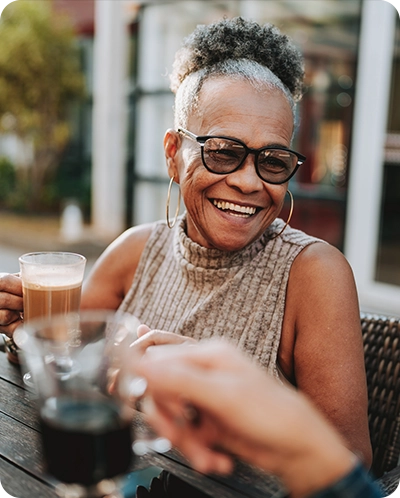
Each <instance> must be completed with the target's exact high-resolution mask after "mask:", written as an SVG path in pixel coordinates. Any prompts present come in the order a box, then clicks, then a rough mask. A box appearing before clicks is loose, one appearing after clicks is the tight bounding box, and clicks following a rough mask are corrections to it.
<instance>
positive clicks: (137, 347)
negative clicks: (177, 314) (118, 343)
mask: <svg viewBox="0 0 400 498" xmlns="http://www.w3.org/2000/svg"><path fill="white" fill-rule="evenodd" d="M136 333H137V337H138V338H137V339H136V340H135V341H133V342H132V343H131V344H130V345H129V347H128V348H126V347H124V350H123V352H122V354H121V365H120V367H121V368H119V369H118V370H117V371H115V373H114V375H113V378H112V379H110V382H109V385H108V390H109V392H110V393H112V392H115V391H116V390H118V389H119V390H120V391H121V392H120V394H121V395H122V396H125V397H126V396H128V397H130V398H131V402H132V404H135V402H136V398H135V396H134V394H132V393H130V392H129V386H127V385H126V382H125V381H127V382H128V384H129V379H134V378H135V377H136V376H137V372H136V366H137V365H138V363H139V362H140V361H141V360H142V358H143V356H144V355H145V354H146V352H147V351H148V350H151V349H154V348H155V347H156V346H168V345H175V346H176V345H180V344H196V343H197V341H195V340H194V339H192V338H190V337H184V336H181V335H179V334H175V333H173V332H166V331H164V330H156V329H154V330H152V329H150V327H148V326H147V325H144V324H141V325H139V327H138V328H137V331H136ZM121 382H122V385H123V387H121Z"/></svg>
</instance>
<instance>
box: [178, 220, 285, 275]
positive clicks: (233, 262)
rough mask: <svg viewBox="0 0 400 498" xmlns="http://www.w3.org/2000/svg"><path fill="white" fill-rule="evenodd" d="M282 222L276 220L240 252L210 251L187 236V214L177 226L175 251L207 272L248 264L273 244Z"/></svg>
mask: <svg viewBox="0 0 400 498" xmlns="http://www.w3.org/2000/svg"><path fill="white" fill-rule="evenodd" d="M281 223H283V222H282V220H279V219H277V220H275V221H274V222H273V223H272V225H271V226H270V227H268V229H267V230H266V231H265V232H264V233H263V234H262V235H261V237H259V238H258V239H256V240H255V241H253V242H252V243H251V244H249V245H247V246H246V247H244V248H243V249H240V250H238V251H221V250H219V249H209V248H207V247H203V246H201V245H199V244H197V243H196V242H193V240H192V239H190V238H189V237H188V235H187V223H186V214H184V215H182V216H181V217H180V218H179V219H178V220H177V223H176V225H175V228H174V230H175V234H174V251H175V253H176V254H177V255H178V256H179V257H181V258H183V259H184V260H186V262H187V263H189V264H191V265H193V266H195V267H198V268H204V269H205V270H218V269H223V268H231V267H235V266H239V265H243V264H246V263H248V262H250V261H251V260H253V259H254V258H255V257H256V255H257V254H258V253H259V252H260V251H262V250H264V249H265V247H266V246H267V244H268V243H271V244H272V243H273V242H274V240H271V234H272V233H275V232H276V231H278V230H279V229H280V226H281Z"/></svg>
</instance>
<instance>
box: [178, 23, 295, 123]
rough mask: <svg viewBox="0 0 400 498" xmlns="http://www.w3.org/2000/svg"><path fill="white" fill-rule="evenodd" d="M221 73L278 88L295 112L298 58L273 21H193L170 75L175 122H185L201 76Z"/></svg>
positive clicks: (197, 91)
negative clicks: (198, 22)
mask: <svg viewBox="0 0 400 498" xmlns="http://www.w3.org/2000/svg"><path fill="white" fill-rule="evenodd" d="M222 75H227V76H230V77H232V78H245V79H248V80H249V81H250V82H251V83H252V84H254V85H255V86H256V87H260V85H263V84H264V85H268V86H270V87H271V86H272V87H275V88H279V89H280V90H281V91H282V92H283V93H284V94H285V95H286V97H287V99H288V101H289V104H290V106H291V108H292V110H293V112H294V107H295V102H297V101H298V100H300V98H301V95H302V91H303V78H304V65H303V57H302V55H301V53H300V51H299V50H298V49H297V47H296V46H295V45H294V44H293V43H292V42H291V40H290V39H289V37H288V36H286V35H284V34H282V33H281V32H280V31H279V29H278V28H276V27H275V26H273V25H272V24H265V25H263V26H260V25H259V24H258V23H256V22H254V21H249V20H246V19H243V18H242V17H236V18H234V19H223V20H222V21H218V22H216V23H213V24H209V25H199V26H197V28H196V29H195V30H194V31H193V33H192V34H191V35H189V36H188V37H187V38H185V39H184V40H183V45H182V48H180V49H179V50H178V51H177V53H176V55H175V60H174V64H173V70H172V73H171V75H170V82H171V90H172V91H173V92H174V93H175V94H176V99H175V125H176V126H183V127H184V126H185V125H186V121H187V118H188V115H189V113H190V112H191V111H193V110H194V109H195V108H196V104H197V102H198V95H199V92H200V90H201V87H202V84H203V83H204V81H205V80H206V79H208V78H210V77H218V76H222Z"/></svg>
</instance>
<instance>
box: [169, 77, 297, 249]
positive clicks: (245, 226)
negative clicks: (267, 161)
mask: <svg viewBox="0 0 400 498" xmlns="http://www.w3.org/2000/svg"><path fill="white" fill-rule="evenodd" d="M198 109H199V110H198V111H197V112H196V113H195V114H193V115H192V116H191V117H190V118H189V120H188V126H187V129H188V130H189V131H191V132H192V133H194V134H196V135H221V136H226V137H232V138H237V139H239V140H241V141H243V142H244V143H245V144H246V145H247V146H248V147H251V148H254V149H258V148H260V147H264V146H267V145H281V146H283V147H289V145H290V140H291V137H292V133H293V114H292V110H291V109H290V106H289V103H288V102H287V100H286V98H285V96H284V95H283V94H282V93H281V92H280V91H279V90H277V89H263V90H257V89H255V88H254V87H253V86H252V85H251V84H250V83H248V82H246V81H234V80H231V79H227V78H222V77H221V78H218V79H212V80H208V81H206V82H205V83H204V85H203V88H202V90H201V93H200V101H199V107H198ZM164 144H165V151H166V155H167V162H168V168H169V172H170V175H171V176H172V175H174V176H175V181H176V182H177V183H179V184H180V188H181V193H182V197H183V200H184V202H185V206H186V209H187V213H188V217H187V230H188V234H187V235H188V236H189V237H190V238H191V239H192V240H193V241H195V242H197V243H198V244H200V245H202V246H204V247H208V248H217V249H220V250H225V251H234V250H239V249H242V248H243V247H245V246H247V245H248V244H250V243H251V242H253V241H254V240H256V239H257V238H258V237H260V235H261V234H262V233H263V232H264V231H265V229H266V228H267V227H268V226H269V225H270V224H271V223H272V222H273V221H274V220H275V218H277V216H278V215H279V213H280V211H281V209H282V206H283V203H284V198H285V194H286V190H287V184H284V185H271V184H268V183H266V182H264V181H262V180H261V179H260V178H259V177H258V176H257V174H256V170H255V167H254V155H252V154H250V155H249V156H248V157H247V158H246V161H245V162H244V164H243V165H242V166H241V167H240V168H239V169H238V170H237V171H235V172H233V173H230V174H227V175H216V174H213V173H210V172H209V171H207V169H206V168H205V167H204V165H203V163H202V160H201V150H200V146H199V144H197V143H196V142H194V141H192V140H190V139H188V138H185V137H183V136H180V135H177V134H175V133H174V132H171V131H170V132H167V134H166V137H165V141H164ZM172 144H175V145H174V146H173V145H172ZM217 203H218V204H219V206H220V207H217V205H216V204H217ZM227 203H229V207H230V209H221V205H222V206H224V207H225V208H226V207H227ZM243 208H248V209H247V213H243V212H242V211H243Z"/></svg>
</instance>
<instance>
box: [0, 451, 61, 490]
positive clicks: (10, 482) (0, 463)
mask: <svg viewBox="0 0 400 498" xmlns="http://www.w3.org/2000/svg"><path fill="white" fill-rule="evenodd" d="M0 478H1V484H2V486H3V488H4V489H5V490H6V491H7V493H9V494H10V495H11V496H15V497H17V498H32V497H38V498H56V497H57V495H56V493H55V491H54V488H52V487H50V486H49V485H48V484H46V483H44V482H42V481H40V480H38V479H37V478H35V477H32V476H31V475H29V474H27V473H26V472H24V471H23V470H21V469H20V468H18V467H16V466H15V465H13V464H11V463H9V462H7V460H4V458H0Z"/></svg>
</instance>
